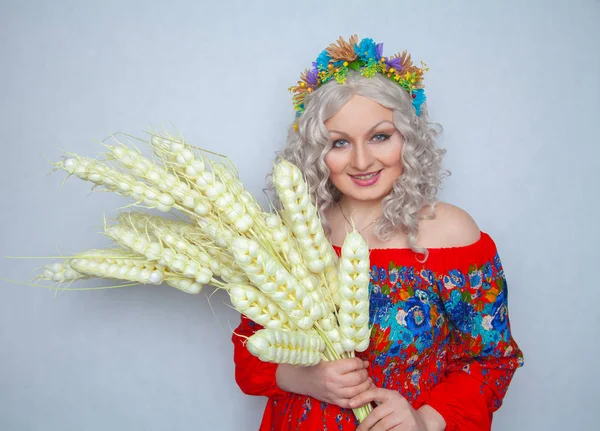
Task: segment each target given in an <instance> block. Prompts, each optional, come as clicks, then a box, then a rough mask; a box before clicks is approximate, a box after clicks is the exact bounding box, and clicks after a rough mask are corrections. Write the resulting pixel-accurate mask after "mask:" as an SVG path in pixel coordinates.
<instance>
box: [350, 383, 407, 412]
mask: <svg viewBox="0 0 600 431" xmlns="http://www.w3.org/2000/svg"><path fill="white" fill-rule="evenodd" d="M393 394H394V392H393V391H388V390H386V389H382V388H374V389H368V390H366V391H365V392H363V393H361V394H358V395H357V396H355V397H353V398H352V399H351V400H350V402H349V405H350V407H352V408H354V407H360V406H364V405H365V404H368V403H370V402H373V401H375V402H377V403H380V404H381V403H383V402H385V401H387V400H389V399H390V397H392V396H393ZM398 395H399V394H398Z"/></svg>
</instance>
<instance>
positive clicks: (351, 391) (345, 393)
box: [340, 379, 372, 401]
mask: <svg viewBox="0 0 600 431" xmlns="http://www.w3.org/2000/svg"><path fill="white" fill-rule="evenodd" d="M371 384H372V381H371V379H367V380H365V381H364V382H362V383H361V384H359V385H356V386H352V387H350V388H344V389H342V391H341V394H340V395H341V396H342V397H344V398H346V400H347V401H350V399H351V398H354V397H355V396H357V395H358V394H361V393H363V392H365V391H367V390H368V389H369V388H370V387H371Z"/></svg>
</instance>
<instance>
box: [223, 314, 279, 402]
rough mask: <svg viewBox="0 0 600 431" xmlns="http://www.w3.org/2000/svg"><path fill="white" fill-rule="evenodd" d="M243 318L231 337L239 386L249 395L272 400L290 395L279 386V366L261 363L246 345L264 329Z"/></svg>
mask: <svg viewBox="0 0 600 431" xmlns="http://www.w3.org/2000/svg"><path fill="white" fill-rule="evenodd" d="M241 318H242V320H241V323H240V325H239V326H238V327H237V329H236V330H235V331H234V334H233V335H232V337H231V340H232V341H233V362H234V366H235V381H236V382H237V384H238V386H239V387H240V389H241V390H242V392H244V393H245V394H247V395H263V396H266V397H270V398H281V397H284V396H287V395H289V394H288V393H287V392H285V391H283V390H281V389H280V388H279V386H277V381H276V378H275V373H276V371H277V366H278V365H277V364H272V363H268V362H263V361H261V360H260V359H258V358H257V357H256V356H254V355H253V354H251V353H250V352H249V351H248V349H247V348H246V346H245V344H244V340H246V337H250V336H251V335H252V334H253V333H254V332H256V331H258V330H259V329H262V327H261V326H260V325H258V324H256V323H254V322H253V321H252V320H250V319H248V318H247V317H245V316H243V315H242V316H241Z"/></svg>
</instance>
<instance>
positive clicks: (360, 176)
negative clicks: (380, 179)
mask: <svg viewBox="0 0 600 431" xmlns="http://www.w3.org/2000/svg"><path fill="white" fill-rule="evenodd" d="M378 173H379V172H375V173H373V174H369V175H352V176H353V177H354V178H358V179H359V180H368V179H371V178H373V177H374V176H375V175H377V174H378Z"/></svg>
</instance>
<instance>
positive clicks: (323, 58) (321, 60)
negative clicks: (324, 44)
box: [315, 50, 331, 70]
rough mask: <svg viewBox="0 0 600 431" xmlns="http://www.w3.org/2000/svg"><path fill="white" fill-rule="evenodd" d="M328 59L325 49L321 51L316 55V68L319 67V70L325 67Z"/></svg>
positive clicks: (329, 58)
mask: <svg viewBox="0 0 600 431" xmlns="http://www.w3.org/2000/svg"><path fill="white" fill-rule="evenodd" d="M329 60H331V57H330V56H329V54H328V53H327V51H326V50H323V51H321V53H320V54H319V56H318V57H317V61H316V62H315V63H316V65H317V69H319V70H325V69H327V66H328V65H329Z"/></svg>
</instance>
